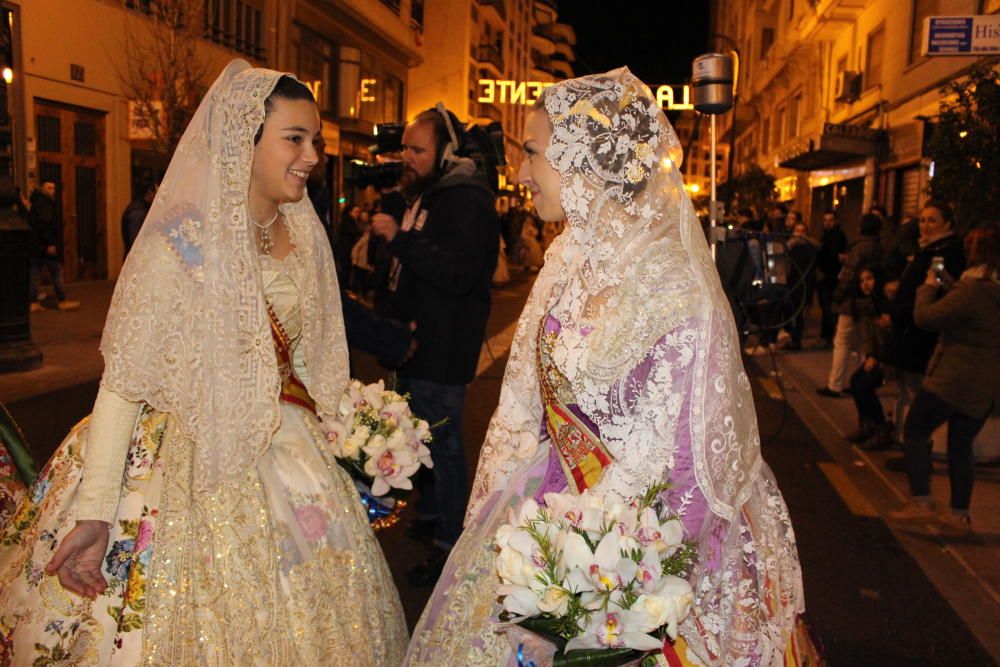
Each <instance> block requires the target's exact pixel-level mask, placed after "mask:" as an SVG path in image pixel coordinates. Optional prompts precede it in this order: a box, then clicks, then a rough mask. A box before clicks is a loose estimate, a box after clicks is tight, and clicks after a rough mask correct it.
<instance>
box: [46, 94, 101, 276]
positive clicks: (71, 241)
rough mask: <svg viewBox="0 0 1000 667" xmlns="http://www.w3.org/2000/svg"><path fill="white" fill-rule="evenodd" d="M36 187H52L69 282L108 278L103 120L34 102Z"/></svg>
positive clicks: (87, 112)
mask: <svg viewBox="0 0 1000 667" xmlns="http://www.w3.org/2000/svg"><path fill="white" fill-rule="evenodd" d="M35 135H36V137H37V139H36V149H37V152H38V182H39V183H42V182H43V181H54V182H55V184H56V204H57V210H58V212H59V215H60V216H61V219H62V247H63V271H64V274H65V279H66V281H67V282H72V281H77V280H100V279H103V278H107V276H108V243H107V213H106V205H105V194H104V192H105V178H106V175H105V173H106V163H105V157H104V114H103V113H102V112H99V111H93V110H90V109H82V108H79V107H71V106H68V105H62V104H57V103H54V102H43V101H39V100H36V101H35Z"/></svg>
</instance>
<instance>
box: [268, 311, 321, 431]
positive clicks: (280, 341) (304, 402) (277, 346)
mask: <svg viewBox="0 0 1000 667" xmlns="http://www.w3.org/2000/svg"><path fill="white" fill-rule="evenodd" d="M267 319H268V320H269V321H270V323H271V338H273V339H274V353H275V355H276V356H277V357H278V373H280V374H281V395H280V396H279V398H281V400H283V401H285V402H286V403H291V404H292V405H297V406H299V407H302V408H305V409H306V410H308V411H309V412H311V413H313V414H316V402H315V401H313V399H312V397H311V396H310V395H309V390H308V389H306V386H305V385H304V384H303V383H302V380H300V379H299V377H298V376H297V375H296V374H295V366H294V365H293V364H292V341H291V339H290V338H289V337H288V334H286V333H285V328H284V327H283V326H281V321H280V320H279V319H278V316H277V315H275V314H274V309H273V308H271V304H267Z"/></svg>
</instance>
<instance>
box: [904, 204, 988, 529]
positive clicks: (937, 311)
mask: <svg viewBox="0 0 1000 667" xmlns="http://www.w3.org/2000/svg"><path fill="white" fill-rule="evenodd" d="M965 251H966V256H967V257H968V258H969V267H970V268H969V269H968V270H967V271H965V272H964V273H963V274H962V277H961V280H959V281H958V282H957V283H954V286H953V288H952V289H948V287H949V283H953V282H954V281H953V280H952V279H951V278H950V277H949V276H948V275H947V274H946V273H945V272H938V271H936V270H935V269H933V268H932V269H930V270H928V271H927V274H926V277H925V280H924V284H923V285H921V286H920V288H919V289H918V290H917V294H916V303H915V306H914V313H913V314H914V319H915V321H916V324H917V326H919V327H920V328H921V329H924V330H926V331H935V332H940V333H941V339H940V341H939V342H938V344H937V347H936V348H935V350H934V357H933V358H932V359H931V361H930V364H929V365H928V367H927V375H926V376H925V377H924V381H923V384H922V385H921V389H920V391H919V392H918V393H917V395H916V397H915V398H914V399H913V405H912V406H911V409H910V412H909V415H908V416H907V418H906V424H905V426H904V428H903V443H904V450H905V454H906V471H907V474H908V476H909V478H910V494H911V496H912V499H911V502H910V503H909V504H908V505H907V506H906V507H905V508H903V509H902V510H899V511H897V512H891V513H890V514H889V518H890V519H892V520H896V521H908V522H926V521H927V520H930V519H936V520H937V522H938V523H939V524H940V528H941V529H942V530H943V532H945V533H946V534H950V535H963V534H966V533H968V532H970V531H971V529H972V520H971V519H970V517H969V505H970V501H971V499H972V484H973V480H974V479H975V460H974V458H973V453H972V443H973V441H974V440H975V438H976V435H977V434H978V433H979V431H980V430H981V429H982V428H983V425H984V424H985V423H986V419H987V418H988V417H989V415H990V413H991V412H992V411H993V408H994V406H995V405H996V404H997V400H998V399H1000V228H998V226H997V225H996V224H990V225H987V226H984V227H982V228H980V229H974V230H973V231H971V232H969V234H968V236H967V237H966V239H965ZM944 423H947V424H948V477H949V480H950V482H951V511H950V512H945V513H942V514H938V515H936V516H935V513H934V507H933V502H932V500H931V486H930V481H931V468H932V464H931V435H932V434H933V433H934V431H935V430H936V429H937V428H938V427H939V426H941V425H942V424H944Z"/></svg>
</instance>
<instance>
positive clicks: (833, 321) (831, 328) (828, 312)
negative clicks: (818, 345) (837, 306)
mask: <svg viewBox="0 0 1000 667" xmlns="http://www.w3.org/2000/svg"><path fill="white" fill-rule="evenodd" d="M836 289H837V285H836V284H833V285H825V284H823V283H820V284H819V285H817V286H816V298H817V300H818V301H819V308H820V311H821V312H822V313H823V317H822V320H821V321H820V326H819V337H820V338H822V339H823V340H825V341H826V342H827V343H833V335H834V333H836V331H837V313H835V312H833V293H834V291H835V290H836Z"/></svg>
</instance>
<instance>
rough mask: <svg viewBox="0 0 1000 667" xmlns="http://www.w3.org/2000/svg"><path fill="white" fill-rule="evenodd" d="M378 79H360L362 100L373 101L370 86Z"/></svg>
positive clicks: (373, 95)
mask: <svg viewBox="0 0 1000 667" xmlns="http://www.w3.org/2000/svg"><path fill="white" fill-rule="evenodd" d="M376 83H378V81H377V80H376V79H361V101H362V102H374V101H375V92H374V91H372V89H371V87H372V86H374V85H375V84H376Z"/></svg>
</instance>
